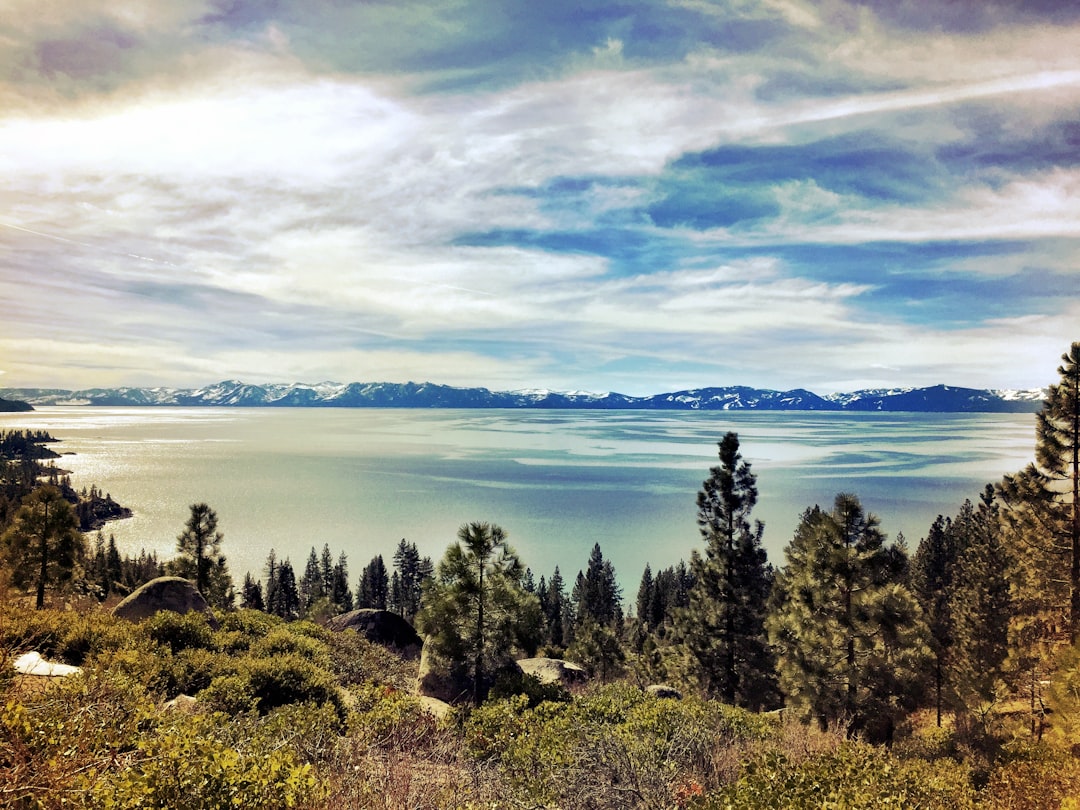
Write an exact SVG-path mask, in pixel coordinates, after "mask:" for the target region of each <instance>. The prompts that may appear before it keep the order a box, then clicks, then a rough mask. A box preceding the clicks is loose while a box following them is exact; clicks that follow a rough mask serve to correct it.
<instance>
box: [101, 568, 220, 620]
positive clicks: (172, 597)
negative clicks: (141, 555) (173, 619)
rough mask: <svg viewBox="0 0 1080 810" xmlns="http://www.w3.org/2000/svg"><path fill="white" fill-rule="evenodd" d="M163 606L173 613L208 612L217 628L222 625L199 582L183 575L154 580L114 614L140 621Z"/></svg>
mask: <svg viewBox="0 0 1080 810" xmlns="http://www.w3.org/2000/svg"><path fill="white" fill-rule="evenodd" d="M163 610H171V611H172V612H173V613H190V612H191V611H197V612H199V613H202V614H204V615H205V616H206V620H207V622H208V623H209V624H210V626H211V627H213V628H214V629H215V630H217V629H218V627H219V625H218V621H217V619H216V618H214V614H213V612H212V611H211V610H210V606H209V605H208V604H206V600H205V599H204V598H203V595H202V594H201V593H199V591H198V590H197V589H196V588H195V584H194V583H193V582H191V581H190V580H186V579H181V578H180V577H158V578H157V579H152V580H150V581H149V582H147V583H146V584H145V585H143V586H142V587H141V588H138V589H136V590H135V591H134V592H132V594H131V595H130V596H128V597H127V598H126V599H124V601H123V602H121V603H120V604H119V605H117V606H116V607H115V608H113V615H114V616H118V617H119V618H121V619H127V620H128V621H132V622H140V621H142V620H143V619H149V618H150V617H151V616H153V615H154V614H156V613H160V612H161V611H163Z"/></svg>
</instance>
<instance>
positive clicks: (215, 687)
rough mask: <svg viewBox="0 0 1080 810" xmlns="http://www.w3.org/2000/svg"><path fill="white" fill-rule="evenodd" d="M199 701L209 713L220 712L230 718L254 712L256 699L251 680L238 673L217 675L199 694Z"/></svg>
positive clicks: (256, 706) (256, 703)
mask: <svg viewBox="0 0 1080 810" xmlns="http://www.w3.org/2000/svg"><path fill="white" fill-rule="evenodd" d="M199 701H200V702H201V703H202V704H203V705H204V706H205V707H206V710H207V711H210V712H221V713H222V714H226V715H229V716H230V717H232V716H236V715H242V714H248V713H250V712H254V711H255V710H256V709H257V708H258V699H257V698H256V697H255V691H254V690H253V689H252V687H251V679H250V678H248V677H247V676H245V675H241V674H239V673H236V672H234V673H230V674H228V675H218V676H216V677H215V678H213V679H212V680H211V681H210V683H209V685H208V686H207V687H206V688H205V689H203V690H202V691H201V692H199Z"/></svg>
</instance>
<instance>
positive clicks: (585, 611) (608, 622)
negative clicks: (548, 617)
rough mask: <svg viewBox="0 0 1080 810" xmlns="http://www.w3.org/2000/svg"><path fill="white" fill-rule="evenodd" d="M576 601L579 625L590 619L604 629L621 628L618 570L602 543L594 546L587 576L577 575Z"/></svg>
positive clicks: (586, 570) (586, 572)
mask: <svg viewBox="0 0 1080 810" xmlns="http://www.w3.org/2000/svg"><path fill="white" fill-rule="evenodd" d="M573 600H574V603H575V605H576V607H577V612H576V617H577V620H578V621H579V622H580V621H585V620H586V619H591V620H592V621H594V622H595V623H596V624H598V625H601V626H605V627H617V628H621V626H622V620H623V612H622V591H621V589H620V588H619V585H618V581H617V578H616V576H615V567H614V566H613V565H612V564H611V562H610V561H609V560H605V559H604V555H603V552H601V551H600V544H599V543H596V544H594V545H593V548H592V552H591V553H590V554H589V564H588V567H587V568H586V569H585V571H584V573H582V572H580V571H579V572H578V576H577V580H576V581H575V583H574V591H573Z"/></svg>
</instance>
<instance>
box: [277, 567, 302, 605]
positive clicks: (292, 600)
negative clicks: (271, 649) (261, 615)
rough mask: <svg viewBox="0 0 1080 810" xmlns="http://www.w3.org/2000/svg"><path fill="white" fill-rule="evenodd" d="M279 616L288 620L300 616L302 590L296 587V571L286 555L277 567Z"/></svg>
mask: <svg viewBox="0 0 1080 810" xmlns="http://www.w3.org/2000/svg"><path fill="white" fill-rule="evenodd" d="M277 591H278V599H277V610H276V611H275V612H276V613H277V615H278V616H280V617H281V618H283V619H286V620H288V621H293V620H294V619H298V618H300V592H299V590H298V589H297V587H296V573H295V572H294V571H293V567H292V563H291V562H289V558H288V557H286V558H285V559H284V560H283V561H282V562H281V563H279V564H278V567H277Z"/></svg>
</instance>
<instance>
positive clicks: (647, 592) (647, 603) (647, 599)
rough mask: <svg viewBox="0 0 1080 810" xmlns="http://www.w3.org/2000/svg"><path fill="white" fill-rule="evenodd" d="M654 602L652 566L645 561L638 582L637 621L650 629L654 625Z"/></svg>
mask: <svg viewBox="0 0 1080 810" xmlns="http://www.w3.org/2000/svg"><path fill="white" fill-rule="evenodd" d="M655 602H656V583H655V582H654V580H653V575H652V566H650V565H649V564H648V563H645V570H644V571H643V572H642V573H641V582H640V583H638V590H637V600H636V602H635V607H636V608H637V618H638V621H639V622H641V623H642V624H644V625H645V626H646V627H647V628H648V629H650V630H652V629H654V628H655V627H656V625H655V623H654V622H653V621H652V618H653V615H652V606H653V604H654V603H655Z"/></svg>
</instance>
